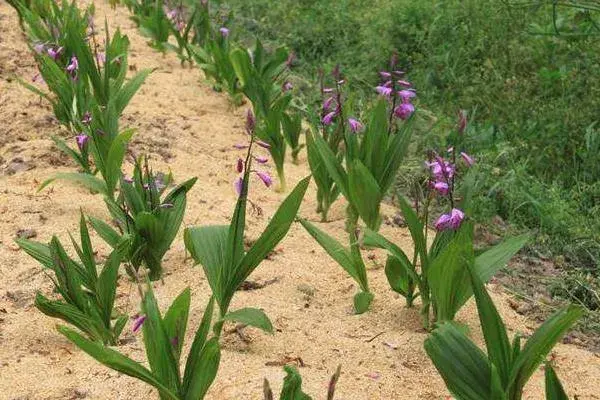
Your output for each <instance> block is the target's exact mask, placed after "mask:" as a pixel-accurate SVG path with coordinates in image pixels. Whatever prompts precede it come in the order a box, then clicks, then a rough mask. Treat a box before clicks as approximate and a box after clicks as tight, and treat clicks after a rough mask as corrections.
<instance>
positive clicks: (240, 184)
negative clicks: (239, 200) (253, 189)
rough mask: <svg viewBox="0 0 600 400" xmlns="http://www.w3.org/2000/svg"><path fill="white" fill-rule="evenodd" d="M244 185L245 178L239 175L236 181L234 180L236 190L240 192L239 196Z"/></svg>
mask: <svg viewBox="0 0 600 400" xmlns="http://www.w3.org/2000/svg"><path fill="white" fill-rule="evenodd" d="M243 186H244V180H243V179H242V177H241V176H239V177H238V178H237V179H236V180H235V181H234V182H233V187H234V189H235V192H236V193H237V194H238V196H241V195H242V187H243Z"/></svg>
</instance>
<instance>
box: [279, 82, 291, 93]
mask: <svg viewBox="0 0 600 400" xmlns="http://www.w3.org/2000/svg"><path fill="white" fill-rule="evenodd" d="M293 88H294V85H292V83H291V82H288V81H286V82H285V83H284V84H283V86H282V87H281V89H282V90H283V91H284V92H289V91H290V90H292V89H293Z"/></svg>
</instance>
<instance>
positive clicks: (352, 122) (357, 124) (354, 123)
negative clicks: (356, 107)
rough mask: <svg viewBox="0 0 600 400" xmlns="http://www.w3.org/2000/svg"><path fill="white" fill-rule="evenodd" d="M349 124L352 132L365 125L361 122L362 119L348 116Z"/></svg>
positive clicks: (360, 129) (358, 130)
mask: <svg viewBox="0 0 600 400" xmlns="http://www.w3.org/2000/svg"><path fill="white" fill-rule="evenodd" d="M348 125H350V130H351V131H352V133H358V132H360V131H362V130H363V128H364V126H363V124H361V123H360V121H358V120H356V119H354V118H348Z"/></svg>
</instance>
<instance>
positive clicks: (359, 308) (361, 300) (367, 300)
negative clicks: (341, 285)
mask: <svg viewBox="0 0 600 400" xmlns="http://www.w3.org/2000/svg"><path fill="white" fill-rule="evenodd" d="M373 297H374V296H373V293H370V292H359V293H356V294H355V295H354V311H356V313H357V314H362V313H364V312H366V311H367V310H368V309H369V306H371V302H372V301H373Z"/></svg>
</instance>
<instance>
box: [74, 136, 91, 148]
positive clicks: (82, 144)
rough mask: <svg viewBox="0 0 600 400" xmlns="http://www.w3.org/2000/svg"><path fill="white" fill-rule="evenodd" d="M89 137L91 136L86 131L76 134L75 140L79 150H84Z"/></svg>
mask: <svg viewBox="0 0 600 400" xmlns="http://www.w3.org/2000/svg"><path fill="white" fill-rule="evenodd" d="M89 139H90V137H89V136H88V135H86V134H85V133H81V134H79V135H77V136H75V141H76V142H77V147H79V151H83V150H84V149H85V147H86V145H87V142H88V140H89Z"/></svg>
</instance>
